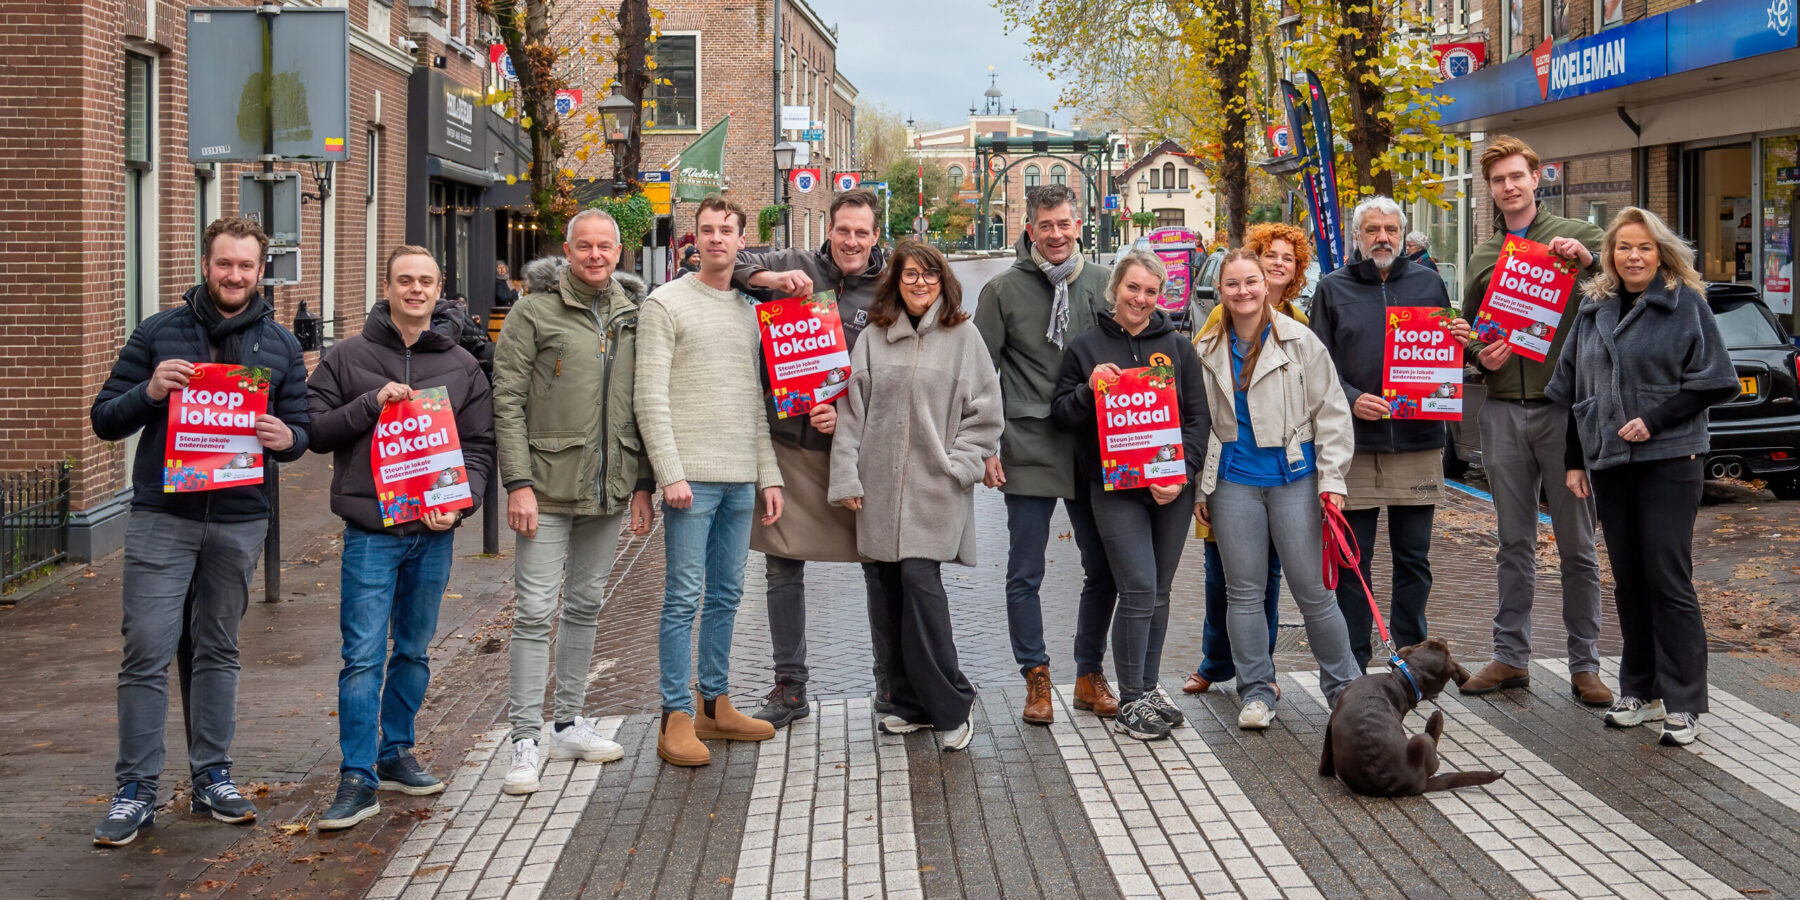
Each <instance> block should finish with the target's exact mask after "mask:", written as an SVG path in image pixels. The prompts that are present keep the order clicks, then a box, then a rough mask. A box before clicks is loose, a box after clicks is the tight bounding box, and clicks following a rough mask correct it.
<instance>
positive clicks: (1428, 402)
mask: <svg viewBox="0 0 1800 900" xmlns="http://www.w3.org/2000/svg"><path fill="white" fill-rule="evenodd" d="M1455 317H1456V313H1454V312H1452V311H1451V310H1448V309H1438V308H1435V307H1430V306H1390V307H1388V320H1387V360H1386V362H1385V363H1384V364H1383V366H1382V369H1381V399H1383V400H1386V401H1387V404H1388V415H1389V416H1392V417H1393V418H1396V419H1445V420H1450V421H1457V420H1460V419H1462V403H1463V402H1462V397H1463V360H1462V344H1461V343H1460V342H1458V341H1457V340H1456V338H1455V337H1453V336H1452V335H1451V334H1450V320H1451V319H1453V318H1455Z"/></svg>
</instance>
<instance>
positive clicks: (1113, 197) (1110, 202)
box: [1102, 194, 1119, 209]
mask: <svg viewBox="0 0 1800 900" xmlns="http://www.w3.org/2000/svg"><path fill="white" fill-rule="evenodd" d="M1102 208H1104V209H1118V208H1119V195H1118V194H1107V195H1106V199H1105V201H1104V202H1103V203H1102Z"/></svg>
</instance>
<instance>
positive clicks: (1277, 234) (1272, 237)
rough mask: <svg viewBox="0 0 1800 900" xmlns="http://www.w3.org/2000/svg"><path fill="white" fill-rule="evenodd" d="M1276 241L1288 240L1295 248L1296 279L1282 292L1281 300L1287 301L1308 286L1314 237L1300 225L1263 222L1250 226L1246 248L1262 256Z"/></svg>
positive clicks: (1245, 238)
mask: <svg viewBox="0 0 1800 900" xmlns="http://www.w3.org/2000/svg"><path fill="white" fill-rule="evenodd" d="M1276 241H1287V242H1288V245H1289V246H1291V247H1293V248H1294V280H1293V281H1290V282H1288V285H1287V287H1286V288H1285V289H1283V290H1282V292H1281V300H1282V302H1284V303H1286V302H1290V301H1292V300H1293V299H1294V298H1295V297H1298V296H1300V290H1301V289H1302V288H1304V287H1306V267H1307V266H1310V265H1312V259H1313V245H1312V237H1311V236H1309V235H1308V234H1307V233H1306V232H1305V231H1304V230H1302V229H1301V228H1300V226H1298V225H1289V224H1288V223H1286V222H1262V223H1259V224H1256V225H1252V226H1250V231H1249V232H1248V233H1246V234H1245V235H1244V249H1245V250H1248V251H1250V252H1251V253H1254V254H1256V255H1257V256H1261V255H1263V253H1265V252H1267V251H1268V249H1269V245H1270V244H1273V243H1275V242H1276Z"/></svg>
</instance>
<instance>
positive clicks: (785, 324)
mask: <svg viewBox="0 0 1800 900" xmlns="http://www.w3.org/2000/svg"><path fill="white" fill-rule="evenodd" d="M756 321H757V324H758V325H759V326H760V330H761V331H762V348H763V362H764V364H765V365H767V366H768V367H769V388H770V390H771V392H772V393H773V394H774V396H775V415H776V417H777V418H782V419H786V418H790V417H793V416H804V415H806V414H807V413H810V412H812V408H813V406H815V405H817V404H820V403H829V402H831V401H832V400H835V399H837V396H838V395H839V394H842V393H843V392H844V390H845V389H846V388H848V387H849V386H850V348H849V344H847V343H845V342H844V324H843V320H841V319H840V318H838V306H837V295H836V294H834V293H832V292H831V291H823V292H820V293H817V294H814V295H812V296H811V297H785V298H783V299H780V300H770V301H769V302H767V303H759V304H757V306H756Z"/></svg>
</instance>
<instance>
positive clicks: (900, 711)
mask: <svg viewBox="0 0 1800 900" xmlns="http://www.w3.org/2000/svg"><path fill="white" fill-rule="evenodd" d="M941 566H942V564H941V563H939V562H938V561H937V560H935V559H903V560H901V561H899V562H875V563H863V583H864V584H865V585H867V586H868V589H869V630H870V633H871V635H872V637H873V639H874V640H877V641H883V642H885V643H886V649H885V652H884V651H883V650H881V649H877V650H876V652H875V658H876V659H886V660H887V682H888V684H887V686H888V692H889V700H890V702H891V703H892V704H893V712H892V714H893V715H896V716H899V717H900V718H902V719H905V720H906V721H908V722H925V723H930V724H931V727H933V728H937V729H940V730H942V729H947V728H955V727H957V726H959V725H961V724H962V723H964V722H967V721H968V720H969V710H970V709H972V708H973V707H974V706H975V688H974V687H972V686H970V684H969V679H967V678H965V677H963V673H962V668H961V667H960V666H958V665H957V662H956V640H955V638H954V636H953V635H952V634H951V631H950V599H949V598H948V597H946V596H945V595H944V579H943V575H942V574H941V572H940V567H941Z"/></svg>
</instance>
